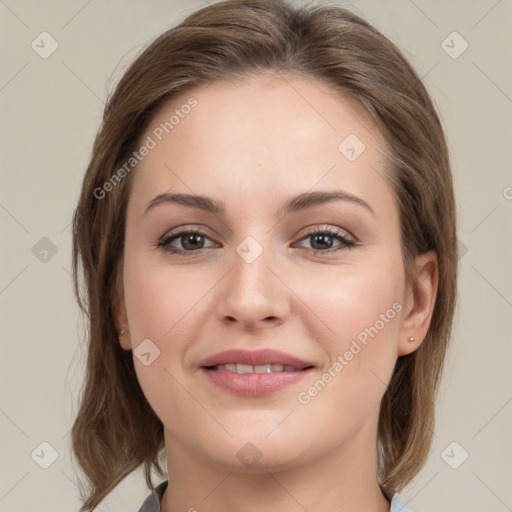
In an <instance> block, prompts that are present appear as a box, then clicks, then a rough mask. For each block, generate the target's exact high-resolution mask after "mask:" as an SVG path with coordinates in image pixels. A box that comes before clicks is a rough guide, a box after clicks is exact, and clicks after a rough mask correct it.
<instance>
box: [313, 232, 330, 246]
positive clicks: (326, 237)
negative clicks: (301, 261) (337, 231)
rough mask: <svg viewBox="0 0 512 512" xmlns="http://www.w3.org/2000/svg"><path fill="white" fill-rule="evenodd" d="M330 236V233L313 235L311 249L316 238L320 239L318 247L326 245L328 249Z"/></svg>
mask: <svg viewBox="0 0 512 512" xmlns="http://www.w3.org/2000/svg"><path fill="white" fill-rule="evenodd" d="M331 238H332V237H331V236H330V235H315V236H314V237H313V240H314V242H313V244H312V246H313V249H315V247H314V245H315V243H316V241H317V240H320V247H319V249H325V248H326V245H327V248H328V249H329V248H330V246H331V244H332V240H329V239H331ZM329 242H330V243H329Z"/></svg>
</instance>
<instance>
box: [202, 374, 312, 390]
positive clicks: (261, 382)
mask: <svg viewBox="0 0 512 512" xmlns="http://www.w3.org/2000/svg"><path fill="white" fill-rule="evenodd" d="M201 371H202V372H203V373H205V374H206V376H207V377H208V378H209V379H210V381H211V382H213V384H215V385H217V386H218V387H220V388H222V389H224V390H225V391H229V392H230V393H233V394H235V395H242V396H262V395H267V394H269V393H274V392H276V391H280V390H281V389H284V388H286V387H287V386H291V385H293V384H296V383H297V382H299V381H301V380H302V379H303V378H304V377H306V375H309V374H310V373H311V372H312V371H313V368H308V369H307V370H301V371H297V372H274V373H237V372H228V371H223V370H221V371H217V370H207V369H206V368H201Z"/></svg>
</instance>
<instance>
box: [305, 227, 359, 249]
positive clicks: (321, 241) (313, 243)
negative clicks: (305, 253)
mask: <svg viewBox="0 0 512 512" xmlns="http://www.w3.org/2000/svg"><path fill="white" fill-rule="evenodd" d="M308 239H310V249H311V250H312V252H313V254H325V253H330V252H334V251H339V250H342V249H350V248H351V247H354V246H355V245H357V244H356V242H355V241H354V240H351V239H350V238H347V237H346V236H345V235H343V234H342V232H341V231H338V230H337V229H334V228H332V227H325V228H317V229H315V230H314V231H311V232H310V233H308V234H307V235H306V236H304V237H303V238H301V240H308ZM335 240H338V241H339V244H338V245H334V246H333V244H334V242H335Z"/></svg>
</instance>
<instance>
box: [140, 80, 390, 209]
mask: <svg viewBox="0 0 512 512" xmlns="http://www.w3.org/2000/svg"><path fill="white" fill-rule="evenodd" d="M190 105H194V106H193V107H190ZM148 137H149V138H151V139H152V141H153V143H154V147H153V149H151V151H149V153H148V154H147V156H145V157H144V158H143V159H142V161H141V162H140V164H139V165H138V167H137V169H136V176H135V177H134V178H135V180H134V183H133V189H132V194H134V195H136V196H137V197H139V198H141V199H144V200H146V201H149V200H150V199H151V198H152V197H153V196H154V195H156V194H158V193H162V192H164V191H166V190H174V191H180V192H185V193H196V194H204V195H210V196H212V195H213V196H218V197H222V198H223V200H224V199H226V198H229V201H231V202H235V201H236V200H237V198H238V199H239V200H240V201H247V200H249V201H250V200H251V198H252V201H255V202H256V201H260V202H261V199H262V197H264V198H266V197H268V196H269V194H271V195H272V197H279V196H280V195H283V197H288V196H290V195H293V194H294V193H301V192H304V191H306V190H310V189H312V188H313V187H315V184H317V188H322V189H325V188H331V189H332V188H343V189H345V190H348V191H349V192H351V193H353V194H356V195H368V194H369V195H370V196H371V195H372V194H377V193H378V192H379V189H380V191H382V187H387V183H386V182H385V180H384V179H383V176H384V174H385V173H384V163H383V159H382V156H381V153H382V149H383V144H384V143H383V139H382V137H381V134H380V132H379V131H378V129H377V127H376V126H375V123H374V122H373V120H372V118H371V117H370V116H369V114H368V113H367V112H366V111H365V110H364V109H363V108H362V107H361V106H360V105H359V104H358V103H357V102H356V101H355V100H353V99H351V98H350V97H348V96H346V95H343V94H341V93H339V92H338V91H335V90H333V89H332V88H330V87H329V86H328V85H327V84H325V83H323V82H321V81H318V80H314V79H309V78H308V79H306V78H299V77H292V76H281V77H276V76H268V75H263V76H259V77H253V78H251V79H249V80H247V81H245V82H243V83H239V84H233V83H229V82H213V83H210V84H207V85H205V86H200V87H196V88H193V89H190V90H189V91H187V92H186V93H183V94H181V95H180V96H178V97H176V98H174V99H173V100H172V101H171V102H168V103H166V104H164V105H162V107H160V109H159V110H158V111H157V113H156V114H155V116H154V117H153V119H152V120H151V123H150V125H149V127H148V129H147V130H146V133H145V134H144V136H143V137H142V139H141V140H142V141H144V140H147V139H148ZM354 157H355V158H354ZM372 189H373V192H372ZM235 194H236V195H235ZM226 200H227V199H226Z"/></svg>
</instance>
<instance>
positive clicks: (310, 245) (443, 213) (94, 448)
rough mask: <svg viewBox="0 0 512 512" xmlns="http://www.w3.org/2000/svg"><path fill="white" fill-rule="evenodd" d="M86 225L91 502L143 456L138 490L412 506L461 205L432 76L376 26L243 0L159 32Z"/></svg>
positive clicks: (222, 502)
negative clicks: (408, 497) (421, 73)
mask: <svg viewBox="0 0 512 512" xmlns="http://www.w3.org/2000/svg"><path fill="white" fill-rule="evenodd" d="M73 249H74V258H73V260H74V265H73V268H74V276H75V286H76V294H77V298H78V300H79V303H80V304H81V306H82V307H83V309H84V310H85V311H86V313H87V315H88V321H89V352H88V361H87V371H86V382H85V387H84V393H83V397H82V402H81V407H80V410H79V413H78V416H77V418H76V421H75V423H74V426H73V431H72V437H73V450H74V453H75V456H76V458H77V460H78V462H79V464H80V465H81V467H82V469H83V471H84V473H85V476H86V478H87V481H88V483H89V488H88V490H87V491H86V492H85V497H84V505H83V507H82V509H81V510H82V511H89V510H93V509H94V508H95V507H96V506H97V505H98V504H99V503H100V502H101V500H102V499H103V498H104V497H105V496H106V495H107V494H108V493H109V492H110V491H111V490H112V489H114V487H115V486H116V485H117V484H118V483H119V482H120V481H121V480H122V479H123V478H124V477H125V476H127V475H128V474H129V473H131V472H132V471H134V470H135V469H137V468H138V467H140V466H141V465H143V466H144V469H145V475H146V481H147V483H148V486H149V487H150V488H151V489H153V492H152V494H151V495H150V496H148V498H147V500H146V501H145V503H144V504H143V506H142V508H141V509H140V512H148V511H158V510H161V511H163V512H175V511H178V510H190V511H192V510H198V511H201V512H202V511H210V510H212V511H213V510H244V511H260V510H269V509H275V510H280V511H295V510H315V511H317V512H323V511H325V512H331V511H340V510H344V511H349V510H368V511H375V512H377V511H378V512H384V511H392V512H393V511H398V510H402V511H406V510H407V508H406V505H405V503H404V502H403V500H402V498H401V496H400V494H399V492H400V491H401V490H402V489H403V488H404V487H405V486H406V485H407V484H408V483H409V482H410V481H411V480H412V478H413V477H414V476H415V475H416V474H417V473H418V472H419V470H420V469H421V467H422V466H423V464H424V462H425V460H426V458H427V455H428V451H429V447H430V443H431V438H432V434H433V428H434V399H435V394H436V389H437V386H438V382H439V378H440V375H441V370H442V365H443V360H444V355H445V351H446V347H447V343H448V339H449V335H450V330H451V324H452V317H453V311H454V306H455V299H456V274H457V245H456V226H455V206H454V194H453V185H452V177H451V171H450V163H449V157H448V152H447V148H446V142H445V137H444V134H443V130H442V127H441V124H440V122H439V118H438V116H437V114H436V111H435V108H434V106H433V103H432V100H431V99H430V97H429V95H428V92H427V91H426V89H425V87H424V85H423V84H422V82H421V80H420V79H419V78H418V76H417V74H416V73H415V72H414V70H413V69H412V68H411V66H410V65H409V64H408V62H407V61H406V60H405V59H404V57H403V56H402V55H401V53H400V52H399V50H398V49H397V48H396V47H395V46H394V45H393V44H392V43H391V42H390V41H389V40H388V39H386V38H385V37H384V36H383V35H382V34H380V33H379V32H378V31H377V30H376V29H375V28H373V27H372V26H370V25H369V24H368V23H367V22H365V21H364V20H362V19H361V18H359V17H357V16H356V15H354V14H352V13H351V12H349V11H347V10H345V9H342V8H339V7H335V6H325V5H324V6H314V5H312V6H307V7H300V8H298V7H293V6H292V5H291V4H289V3H286V2H284V1H277V2H276V1H274V0H256V1H244V0H228V1H224V2H219V3H216V4H213V5H210V6H208V7H205V8H203V9H200V10H198V11H197V12H195V13H193V14H192V15H191V16H189V17H188V18H187V19H185V20H184V21H183V22H182V23H180V25H178V26H177V27H175V28H173V29H171V30H169V31H168V32H166V33H164V34H162V35H161V36H160V37H159V38H157V39H156V40H155V41H154V42H153V43H152V44H151V45H150V46H149V47H148V48H147V49H146V50H145V51H144V52H143V53H142V54H141V55H140V56H139V57H138V58H137V59H136V60H135V61H134V63H133V64H132V65H131V66H130V67H129V69H128V70H127V71H126V72H125V74H124V76H123V78H122V79H121V81H120V83H119V84H118V86H117V88H116V90H115V92H114V94H113V95H112V97H111V98H110V100H109V102H108V103H107V106H106V108H105V113H104V119H103V124H102V126H101V129H100V130H99V132H98V135H97V137H96V141H95V144H94V148H93V153H92V157H91V162H90V164H89V167H88V169H87V173H86V176H85V179H84V183H83V188H82V192H81V197H80V200H79V204H78V207H77V210H76V212H75V217H74V246H73ZM82 277H83V280H84V285H85V294H83V292H82V289H81V278H82ZM162 463H164V464H165V465H166V469H167V475H169V476H168V480H164V481H162V482H161V483H160V484H159V485H158V487H157V488H155V487H154V485H153V483H152V480H151V472H152V470H156V471H157V473H158V474H159V475H163V472H162V467H161V464H162Z"/></svg>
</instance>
